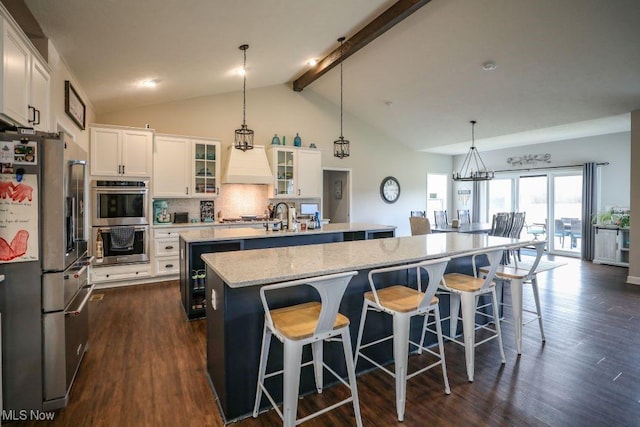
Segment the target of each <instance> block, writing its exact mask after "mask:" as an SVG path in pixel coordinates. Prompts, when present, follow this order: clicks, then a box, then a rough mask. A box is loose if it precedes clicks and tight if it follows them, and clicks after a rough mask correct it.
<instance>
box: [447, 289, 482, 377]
mask: <svg viewBox="0 0 640 427" xmlns="http://www.w3.org/2000/svg"><path fill="white" fill-rule="evenodd" d="M452 295H453V294H452ZM459 298H460V302H461V303H462V304H461V305H462V333H463V335H464V358H465V360H466V363H467V377H469V382H473V374H474V369H475V368H474V362H475V349H476V320H475V319H476V299H477V297H476V296H475V295H474V294H472V293H470V292H463V293H462V294H460V296H459Z"/></svg>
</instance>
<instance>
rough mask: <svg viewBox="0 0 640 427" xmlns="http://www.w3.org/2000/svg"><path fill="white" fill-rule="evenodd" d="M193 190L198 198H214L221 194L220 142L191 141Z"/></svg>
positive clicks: (192, 193) (192, 192)
mask: <svg viewBox="0 0 640 427" xmlns="http://www.w3.org/2000/svg"><path fill="white" fill-rule="evenodd" d="M191 143H192V147H193V150H192V151H191V162H190V163H189V165H190V169H191V176H192V177H193V179H192V180H191V192H190V194H191V195H192V196H194V197H198V198H203V199H204V198H207V199H209V198H214V197H218V196H219V195H220V142H219V141H215V140H205V139H194V140H192V141H191Z"/></svg>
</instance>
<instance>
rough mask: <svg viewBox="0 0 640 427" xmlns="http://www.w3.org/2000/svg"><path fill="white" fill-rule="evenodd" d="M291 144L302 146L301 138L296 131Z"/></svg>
mask: <svg viewBox="0 0 640 427" xmlns="http://www.w3.org/2000/svg"><path fill="white" fill-rule="evenodd" d="M293 146H294V147H302V139H301V138H300V135H298V133H296V137H295V138H293Z"/></svg>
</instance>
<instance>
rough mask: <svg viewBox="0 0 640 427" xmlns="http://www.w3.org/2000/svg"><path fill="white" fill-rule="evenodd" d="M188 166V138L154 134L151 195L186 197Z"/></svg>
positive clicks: (189, 146)
mask: <svg viewBox="0 0 640 427" xmlns="http://www.w3.org/2000/svg"><path fill="white" fill-rule="evenodd" d="M190 166H191V142H190V141H189V139H186V138H179V137H172V136H165V135H156V136H155V141H154V149H153V182H152V184H153V195H154V196H158V197H188V196H189V195H190V191H189V176H190V174H191V167H190Z"/></svg>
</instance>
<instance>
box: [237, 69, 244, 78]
mask: <svg viewBox="0 0 640 427" xmlns="http://www.w3.org/2000/svg"><path fill="white" fill-rule="evenodd" d="M236 74H237V75H239V76H240V77H242V76H244V75H245V74H247V70H245V69H244V68H236Z"/></svg>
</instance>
